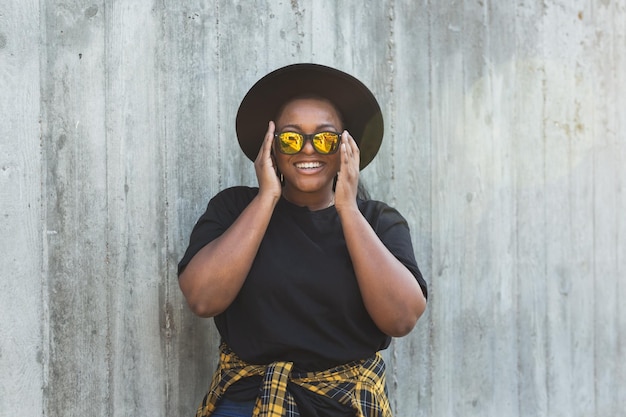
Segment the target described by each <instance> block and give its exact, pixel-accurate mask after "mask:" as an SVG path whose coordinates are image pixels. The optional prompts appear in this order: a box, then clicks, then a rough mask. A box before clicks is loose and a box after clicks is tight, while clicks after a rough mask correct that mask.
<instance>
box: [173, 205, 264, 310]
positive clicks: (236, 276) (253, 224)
mask: <svg viewBox="0 0 626 417" xmlns="http://www.w3.org/2000/svg"><path fill="white" fill-rule="evenodd" d="M275 205H276V199H274V198H269V197H263V196H261V195H257V196H256V197H255V198H254V199H253V200H252V201H251V202H250V204H249V205H248V207H246V208H245V210H244V211H243V212H242V213H241V214H240V215H239V217H238V218H237V220H236V221H235V222H234V223H233V224H232V225H231V226H230V227H229V228H228V230H226V232H224V234H223V235H222V236H220V237H219V238H217V239H215V240H214V241H212V242H211V243H209V244H208V245H206V246H205V247H204V248H202V249H201V250H200V251H199V252H198V253H197V254H196V255H195V256H194V257H193V258H192V259H191V261H190V262H189V264H188V265H187V267H186V268H185V270H184V271H183V272H182V273H181V274H180V276H179V285H180V288H181V290H182V292H183V295H184V296H185V298H186V300H187V303H188V304H189V306H190V308H191V309H192V311H193V312H194V313H196V314H197V315H199V316H202V317H212V316H215V315H217V314H219V313H221V312H222V311H224V310H225V309H226V308H227V307H228V306H229V305H230V304H231V303H232V301H233V300H234V299H235V297H236V296H237V294H238V293H239V290H240V289H241V286H242V285H243V283H244V281H245V279H246V276H247V275H248V272H249V271H250V267H251V265H252V262H253V261H254V258H255V256H256V254H257V251H258V248H259V245H260V244H261V241H262V239H263V236H264V235H265V231H266V229H267V225H268V224H269V221H270V218H271V216H272V212H273V210H274V206H275Z"/></svg>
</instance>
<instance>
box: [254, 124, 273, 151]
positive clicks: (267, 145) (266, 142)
mask: <svg viewBox="0 0 626 417" xmlns="http://www.w3.org/2000/svg"><path fill="white" fill-rule="evenodd" d="M273 139H274V122H273V121H270V122H269V123H268V124H267V131H266V132H265V138H264V139H263V143H262V144H261V148H260V149H259V154H258V156H257V157H263V156H268V155H269V154H270V152H271V149H272V141H273Z"/></svg>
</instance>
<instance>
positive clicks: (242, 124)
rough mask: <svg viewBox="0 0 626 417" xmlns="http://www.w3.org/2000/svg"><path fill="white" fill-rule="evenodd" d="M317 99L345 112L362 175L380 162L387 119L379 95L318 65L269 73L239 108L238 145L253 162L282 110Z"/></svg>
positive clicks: (341, 74)
mask: <svg viewBox="0 0 626 417" xmlns="http://www.w3.org/2000/svg"><path fill="white" fill-rule="evenodd" d="M307 94H312V95H317V96H321V97H324V98H326V99H328V100H330V101H331V102H332V103H333V104H334V105H335V106H336V107H337V108H338V109H339V111H340V112H341V115H342V116H343V119H344V123H345V126H344V127H345V128H346V129H347V130H348V132H350V134H351V135H352V137H353V138H354V139H355V141H356V143H357V145H358V146H359V152H360V156H361V160H360V166H359V168H360V169H363V168H365V167H366V166H367V165H368V164H369V163H370V162H371V161H372V159H374V157H375V156H376V153H377V152H378V149H379V148H380V144H381V142H382V139H383V132H384V126H383V116H382V112H381V110H380V106H379V105H378V102H377V101H376V97H374V94H372V92H371V91H370V90H369V89H368V88H367V87H366V86H365V85H364V84H363V83H362V82H361V81H359V80H358V79H356V78H355V77H353V76H351V75H349V74H347V73H345V72H342V71H339V70H337V69H334V68H331V67H327V66H323V65H318V64H293V65H288V66H286V67H282V68H279V69H277V70H275V71H272V72H270V73H269V74H267V75H266V76H264V77H263V78H261V79H260V80H259V81H257V82H256V84H254V85H253V86H252V88H250V90H249V91H248V93H247V94H246V96H245V97H244V98H243V100H242V101H241V104H240V105H239V110H238V111H237V119H236V131H237V139H238V140H239V146H240V147H241V149H242V150H243V152H244V153H245V154H246V156H247V157H248V158H249V159H250V160H252V161H254V160H255V159H256V157H257V155H258V153H259V149H260V148H261V144H262V143H263V138H264V136H265V133H266V131H267V123H268V122H269V121H270V120H274V118H275V117H276V114H277V112H278V110H279V109H280V108H281V107H282V105H283V104H285V103H286V102H287V101H288V100H290V99H291V98H294V97H296V96H301V95H307Z"/></svg>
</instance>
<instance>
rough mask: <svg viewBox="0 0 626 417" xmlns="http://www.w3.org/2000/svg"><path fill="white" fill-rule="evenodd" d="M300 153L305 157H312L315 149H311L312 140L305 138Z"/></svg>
mask: <svg viewBox="0 0 626 417" xmlns="http://www.w3.org/2000/svg"><path fill="white" fill-rule="evenodd" d="M300 152H303V153H305V154H307V155H312V154H314V153H316V152H315V148H314V147H313V140H312V138H306V139H305V140H304V146H303V147H302V150H301V151H300Z"/></svg>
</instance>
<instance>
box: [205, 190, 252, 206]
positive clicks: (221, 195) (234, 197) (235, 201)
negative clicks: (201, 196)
mask: <svg viewBox="0 0 626 417" xmlns="http://www.w3.org/2000/svg"><path fill="white" fill-rule="evenodd" d="M258 192H259V189H258V188H257V187H246V186H243V185H239V186H235V187H229V188H225V189H223V190H222V191H220V192H218V193H217V194H215V196H214V197H213V198H212V199H211V201H210V202H209V206H211V205H226V206H241V205H243V206H244V207H245V206H247V205H248V204H249V203H250V201H252V199H253V198H254V197H255V196H256V195H257V194H258Z"/></svg>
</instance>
